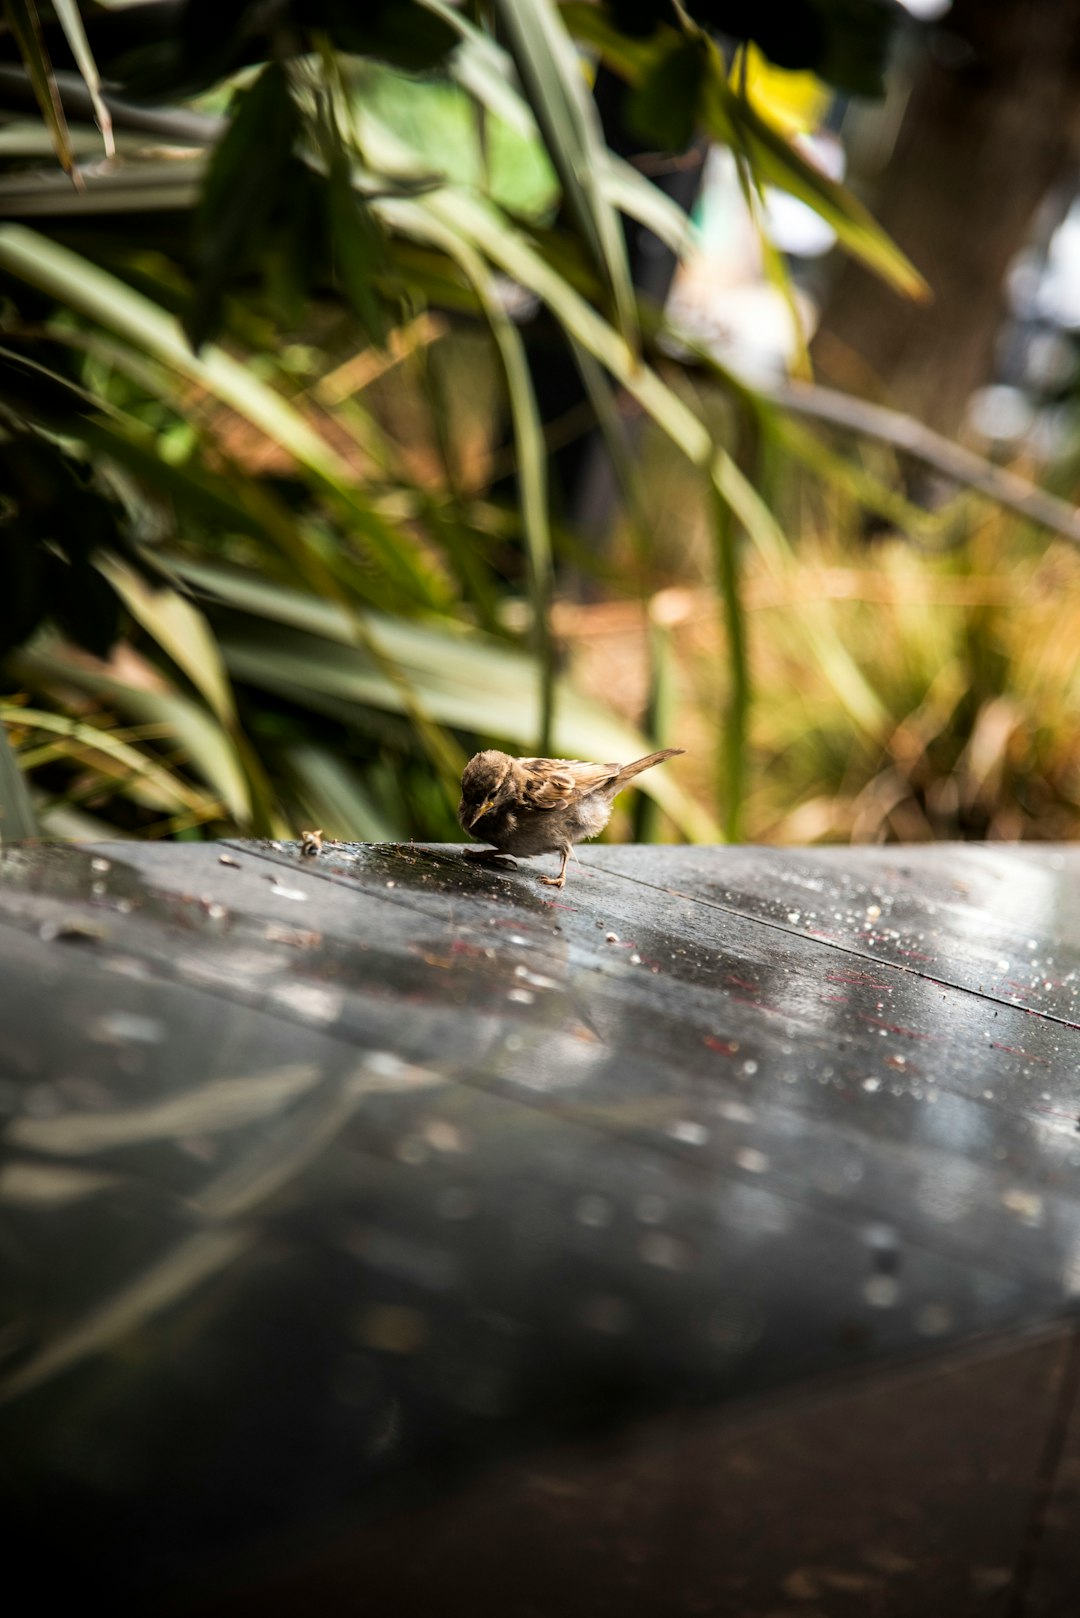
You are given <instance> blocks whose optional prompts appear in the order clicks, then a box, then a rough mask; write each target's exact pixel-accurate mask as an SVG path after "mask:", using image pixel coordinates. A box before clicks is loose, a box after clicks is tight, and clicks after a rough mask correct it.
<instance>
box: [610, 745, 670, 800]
mask: <svg viewBox="0 0 1080 1618" xmlns="http://www.w3.org/2000/svg"><path fill="white" fill-rule="evenodd" d="M685 752H686V748H685V747H664V748H661V750H660V752H659V753H649V754H647V755H646V757H645V758H639V759H635V760H634V762H633V764H624V765H623V767H622V769H621V770H620V771H619V773H618V775H617V776H616V777H615V783H614V784H615V790H616V791H617V792H620V791H621V790H622V788H623V787H624V786H625V785H626V783H627V782H628V781H632V780H633V779H634V776H635V775H640V774H641V772H642V770H651V769H652V767H653V765H654V764H663V762H664V760H665V759H666V758H677V757H678V755H679V754H680V753H685Z"/></svg>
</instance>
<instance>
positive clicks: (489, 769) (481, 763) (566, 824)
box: [458, 747, 685, 888]
mask: <svg viewBox="0 0 1080 1618" xmlns="http://www.w3.org/2000/svg"><path fill="white" fill-rule="evenodd" d="M682 752H685V748H682V747H665V748H664V749H663V750H662V751H661V752H659V753H650V754H649V755H648V757H646V758H639V759H636V760H635V762H634V763H633V764H585V763H582V762H581V761H580V760H578V759H572V758H511V757H510V755H509V754H508V753H499V752H497V751H496V750H495V749H494V748H489V749H488V750H487V751H486V752H484V753H477V754H476V755H475V756H474V757H473V758H471V759H470V760H469V762H468V764H466V766H465V769H464V771H463V773H462V777H461V802H460V803H459V804H458V819H459V820H460V822H461V824H462V826H463V827H464V829H465V830H466V831H467V832H468V833H469V834H470V835H471V836H473V837H475V838H477V839H478V840H479V841H483V842H486V843H492V844H493V845H494V847H495V848H496V849H498V851H499V852H500V853H501V854H517V855H519V856H520V857H521V858H522V859H531V858H532V857H533V855H535V854H561V855H562V865H561V867H560V868H559V874H558V876H542V877H541V878H540V880H541V882H544V883H546V884H547V886H548V887H549V888H561V887H563V886H564V885H565V883H566V866H567V862H568V860H569V858H570V850H571V848H572V847H573V845H574V844H575V843H580V842H582V841H584V839H585V838H587V837H595V836H596V835H597V833H598V832H601V831H603V829H604V827H605V826H606V825H607V823H608V820H609V819H610V817H611V805H612V803H613V801H614V799H615V795H616V793H619V792H621V791H622V789H623V787H625V786H627V785H629V783H630V782H631V781H632V780H633V779H634V777H635V775H640V774H641V772H642V770H651V769H652V767H653V765H654V764H662V763H663V762H664V760H665V759H667V758H674V757H675V756H676V755H677V754H678V753H682ZM480 857H481V858H482V857H483V856H480Z"/></svg>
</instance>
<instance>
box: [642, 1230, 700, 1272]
mask: <svg viewBox="0 0 1080 1618" xmlns="http://www.w3.org/2000/svg"><path fill="white" fill-rule="evenodd" d="M638 1257H639V1258H640V1259H642V1260H643V1262H644V1263H646V1264H655V1265H656V1266H657V1268H658V1269H661V1270H688V1269H689V1268H690V1266H691V1264H692V1263H693V1261H694V1254H693V1249H692V1248H691V1246H690V1243H689V1242H688V1241H685V1240H684V1239H683V1237H681V1236H672V1235H670V1234H669V1233H668V1232H667V1231H665V1230H650V1231H649V1232H648V1233H647V1235H645V1236H643V1237H642V1238H641V1240H640V1241H639V1242H638Z"/></svg>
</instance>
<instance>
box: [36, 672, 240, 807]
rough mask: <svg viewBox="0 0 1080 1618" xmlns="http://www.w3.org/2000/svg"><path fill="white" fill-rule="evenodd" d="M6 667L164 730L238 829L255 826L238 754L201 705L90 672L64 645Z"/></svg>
mask: <svg viewBox="0 0 1080 1618" xmlns="http://www.w3.org/2000/svg"><path fill="white" fill-rule="evenodd" d="M8 666H9V667H10V668H11V669H12V670H13V672H14V673H15V675H16V677H17V678H19V679H24V680H26V681H27V682H28V683H33V684H34V685H36V686H38V687H40V686H43V685H44V686H49V687H52V688H55V689H59V690H62V689H63V688H64V687H69V688H70V687H74V688H75V690H77V691H86V692H88V693H89V694H90V695H91V696H93V697H96V698H98V699H100V700H101V701H104V702H107V703H109V704H110V705H111V706H112V707H114V708H116V709H118V710H119V711H120V712H121V713H126V714H130V715H131V717H132V718H134V719H135V720H137V721H138V722H139V723H142V724H153V725H163V726H165V727H166V728H167V732H168V734H169V735H170V736H171V737H172V738H173V740H174V741H175V743H176V745H177V746H178V747H179V748H180V749H181V750H182V752H183V754H184V757H185V759H186V760H187V762H188V766H189V768H190V769H192V770H193V771H194V772H195V773H196V774H197V775H200V776H201V777H202V779H203V780H204V781H205V782H207V784H208V785H209V786H210V787H212V788H213V790H214V791H215V792H216V793H217V794H218V795H219V797H220V798H221V799H222V801H223V803H224V804H225V805H226V807H227V809H228V811H229V813H230V814H231V816H232V818H233V820H234V821H235V823H236V824H237V826H239V827H241V828H245V827H247V826H249V825H250V824H251V818H252V817H251V793H250V789H249V786H248V782H247V778H246V776H245V774H244V770H243V767H242V764H241V762H240V760H239V758H238V757H237V753H236V749H235V747H234V745H233V743H232V742H231V740H230V739H229V737H228V736H227V735H226V734H225V732H224V731H223V730H222V729H221V726H220V725H219V724H218V723H217V721H216V720H215V719H214V718H212V717H211V715H210V714H208V713H207V712H206V710H205V709H204V708H201V707H200V706H199V705H198V704H197V703H195V702H192V701H190V699H189V698H187V697H183V696H180V695H179V694H178V693H177V692H174V691H168V690H165V691H162V690H160V689H157V688H148V687H146V686H141V685H134V684H132V682H131V681H129V680H124V679H121V678H119V677H118V676H117V675H115V674H112V673H105V672H104V671H102V670H100V669H97V668H93V667H90V666H88V665H87V664H86V662H85V661H84V660H82V659H80V658H76V657H73V656H71V655H70V653H68V652H67V651H65V649H64V647H63V646H62V645H60V644H57V643H53V642H49V641H45V642H38V643H37V644H35V645H34V646H33V647H30V648H28V649H27V650H25V651H22V652H16V653H15V654H14V655H13V656H12V657H11V658H9V659H8Z"/></svg>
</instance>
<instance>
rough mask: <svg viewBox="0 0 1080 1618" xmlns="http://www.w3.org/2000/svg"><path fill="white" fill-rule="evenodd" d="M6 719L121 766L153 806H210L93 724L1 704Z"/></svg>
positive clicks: (1, 715) (1, 718)
mask: <svg viewBox="0 0 1080 1618" xmlns="http://www.w3.org/2000/svg"><path fill="white" fill-rule="evenodd" d="M5 721H6V723H7V724H9V725H11V724H20V725H25V726H27V728H29V729H33V730H44V731H47V732H49V733H51V734H52V735H54V736H63V737H65V738H67V739H68V740H70V741H73V742H77V743H78V744H79V746H80V747H82V748H89V749H90V751H92V752H96V753H100V754H102V755H103V756H105V757H106V758H109V759H112V760H113V761H114V762H115V763H117V764H121V765H123V767H124V769H125V770H126V771H128V773H129V774H130V777H131V780H132V781H133V782H137V783H139V784H140V785H141V786H145V787H147V788H149V789H150V792H149V793H148V794H147V795H146V796H145V798H144V801H145V802H147V803H150V804H151V805H152V806H153V807H155V808H160V809H163V810H177V809H195V810H197V811H199V812H205V811H206V809H207V808H208V807H212V806H209V805H208V804H207V800H206V797H205V794H203V793H200V792H198V791H196V790H195V788H193V787H191V786H189V785H188V784H187V782H186V781H184V780H183V778H182V777H181V776H179V775H177V774H176V772H175V771H173V770H170V769H168V768H167V767H166V766H165V765H164V764H160V763H158V761H157V760H156V759H153V758H151V757H150V756H149V755H148V754H146V753H142V752H140V751H139V749H138V748H137V747H133V746H132V745H131V744H130V742H125V741H123V740H122V739H120V738H119V737H117V736H113V735H112V734H111V733H110V732H109V731H107V730H101V729H99V728H98V727H97V726H96V725H88V724H84V723H83V722H82V721H81V720H78V719H71V718H68V716H67V715H65V714H56V713H50V712H49V711H48V710H47V709H39V708H18V707H15V706H5V705H3V704H0V726H2V724H3V723H4V722H5Z"/></svg>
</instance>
